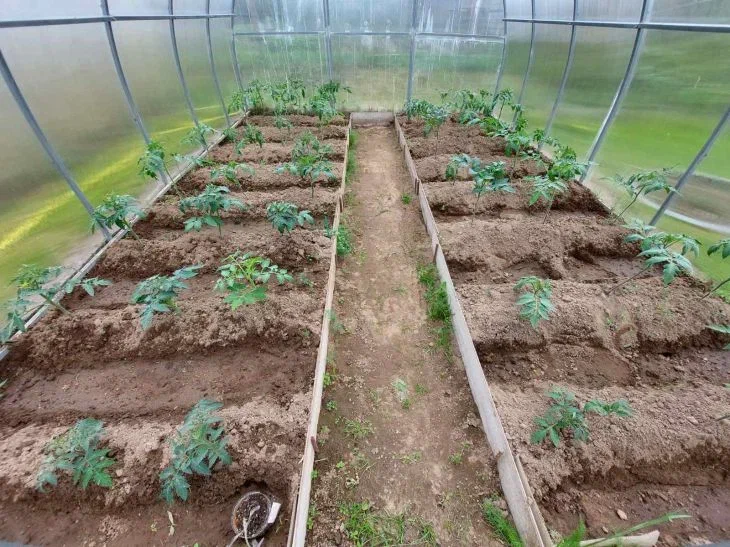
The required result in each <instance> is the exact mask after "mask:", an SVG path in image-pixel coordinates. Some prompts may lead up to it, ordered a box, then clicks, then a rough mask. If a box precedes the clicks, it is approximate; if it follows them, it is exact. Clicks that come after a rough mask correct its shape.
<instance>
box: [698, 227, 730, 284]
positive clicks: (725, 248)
mask: <svg viewBox="0 0 730 547" xmlns="http://www.w3.org/2000/svg"><path fill="white" fill-rule="evenodd" d="M715 253H717V254H718V255H719V256H720V257H722V259H723V260H727V258H728V257H730V238H728V239H721V240H720V241H718V242H717V243H714V244H712V245H710V246H709V247H708V248H707V255H708V256H712V255H714V254H715ZM726 283H730V277H728V278H727V279H725V280H723V281H720V282H719V283H718V284H717V285H715V286H714V287H712V288H711V289H710V290H709V291H707V293H705V296H703V298H705V297H707V296H710V295H711V294H712V293H714V292H716V291H717V290H718V289H719V288H720V287H722V286H723V285H725V284H726Z"/></svg>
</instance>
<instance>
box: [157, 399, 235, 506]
mask: <svg viewBox="0 0 730 547" xmlns="http://www.w3.org/2000/svg"><path fill="white" fill-rule="evenodd" d="M222 406H223V405H222V404H221V403H218V402H216V401H210V400H208V399H201V400H200V401H198V402H197V403H196V404H195V406H194V407H193V408H192V410H190V412H188V414H187V415H186V416H185V421H184V422H183V424H182V425H181V426H180V427H179V428H178V430H177V431H176V432H175V435H174V436H173V437H172V438H171V439H170V441H169V443H170V451H171V454H172V456H171V458H170V463H168V465H167V466H166V467H165V468H164V469H163V470H162V472H161V473H160V482H161V483H162V498H163V499H164V500H165V501H167V502H168V503H172V502H173V501H175V498H176V497H177V498H180V499H181V500H183V501H187V499H188V496H189V494H190V483H189V482H188V479H187V475H202V476H204V477H209V476H210V475H211V474H212V473H213V468H214V466H215V465H216V464H217V463H219V462H220V463H221V464H223V465H230V464H231V463H232V460H231V456H230V454H229V453H228V450H227V449H226V446H227V444H228V438H227V437H226V436H225V435H224V433H225V429H224V427H223V418H221V417H220V416H218V415H216V414H215V412H216V411H218V410H220V409H221V407H222Z"/></svg>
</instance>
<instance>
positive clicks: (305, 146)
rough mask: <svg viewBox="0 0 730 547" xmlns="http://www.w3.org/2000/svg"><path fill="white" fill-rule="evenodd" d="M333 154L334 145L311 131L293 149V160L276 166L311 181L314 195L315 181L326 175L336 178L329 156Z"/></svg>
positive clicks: (303, 135) (303, 180)
mask: <svg viewBox="0 0 730 547" xmlns="http://www.w3.org/2000/svg"><path fill="white" fill-rule="evenodd" d="M330 154H332V147H331V146H329V145H328V144H322V143H321V142H320V141H319V140H318V139H317V138H316V137H315V136H314V135H313V134H312V133H311V132H310V131H307V132H306V133H304V134H302V135H301V136H300V137H299V139H297V142H296V143H295V145H294V148H293V149H292V154H291V161H290V162H287V163H285V164H283V165H280V166H278V167H277V168H276V172H277V173H291V174H293V175H296V176H298V177H299V178H300V179H301V180H302V182H305V181H307V180H308V181H309V185H310V187H311V189H312V197H314V183H315V182H316V181H317V179H318V178H319V177H321V176H322V175H324V176H325V177H327V178H328V179H331V178H334V176H335V175H334V173H333V172H332V163H331V162H330V161H329V160H327V159H326V158H327V156H328V155H330Z"/></svg>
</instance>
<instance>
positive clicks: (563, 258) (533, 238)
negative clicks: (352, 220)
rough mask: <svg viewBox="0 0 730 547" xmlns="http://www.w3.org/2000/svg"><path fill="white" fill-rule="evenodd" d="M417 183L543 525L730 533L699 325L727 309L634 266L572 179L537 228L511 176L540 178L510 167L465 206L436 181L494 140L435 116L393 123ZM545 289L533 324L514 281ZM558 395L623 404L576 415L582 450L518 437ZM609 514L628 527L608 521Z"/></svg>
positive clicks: (464, 189)
mask: <svg viewBox="0 0 730 547" xmlns="http://www.w3.org/2000/svg"><path fill="white" fill-rule="evenodd" d="M400 122H401V124H402V125H403V127H404V131H405V133H406V136H407V138H408V143H409V146H411V151H412V153H413V157H414V160H415V163H416V169H417V172H418V175H419V178H420V179H421V180H422V181H423V182H424V185H423V188H424V191H425V192H426V196H427V198H428V200H429V202H430V204H431V207H432V210H433V212H434V215H435V218H436V220H437V223H438V225H439V232H440V240H441V244H442V245H443V251H444V254H445V256H446V259H447V262H448V264H449V268H450V271H451V274H452V277H453V280H454V283H455V286H456V289H457V292H458V294H459V298H460V301H461V304H462V307H463V308H464V313H465V315H466V318H467V322H468V324H469V328H470V330H471V334H472V336H473V338H474V342H475V345H476V347H477V351H478V353H479V357H480V360H481V363H482V366H483V368H484V371H485V374H486V376H487V379H488V380H489V382H490V385H491V388H492V390H493V393H494V396H495V399H496V402H497V408H498V410H499V412H500V416H501V418H502V420H503V423H504V426H505V429H506V431H507V433H508V436H509V437H510V440H511V444H512V447H513V450H515V452H516V453H518V454H519V455H520V457H521V459H522V462H523V464H524V467H525V470H526V472H527V475H528V478H529V481H530V485H531V487H532V489H533V490H534V491H535V496H536V498H537V499H538V501H539V503H540V505H541V508H542V510H543V514H544V516H545V517H546V519H547V521H548V526H549V527H550V528H554V529H556V530H558V531H560V532H561V533H563V534H565V533H568V532H570V531H571V530H572V529H574V528H575V526H576V525H577V523H578V519H579V518H580V517H581V516H582V517H583V518H584V519H585V521H586V525H587V527H588V530H589V535H590V536H593V537H596V536H604V535H606V533H605V531H604V527H605V528H606V529H617V528H621V527H626V526H627V525H628V524H632V523H638V522H641V521H644V520H648V519H650V518H653V517H657V516H659V515H662V514H664V513H666V512H668V511H670V510H675V511H676V510H683V511H686V512H687V513H689V514H691V515H693V517H694V518H692V519H691V520H687V521H680V522H677V523H674V524H672V525H665V526H662V536H661V541H662V542H664V543H665V544H683V543H687V542H699V541H701V540H703V539H706V540H720V539H726V538H727V537H728V536H729V535H730V495H729V494H728V492H730V476H729V474H728V469H730V440H729V439H730V423H729V420H727V419H725V420H718V418H721V417H722V416H724V415H726V414H727V413H728V411H729V410H730V395H729V394H728V390H727V389H726V388H724V387H723V385H724V384H726V383H728V382H730V353H728V352H726V351H722V349H721V348H722V346H723V340H722V339H721V337H720V336H719V335H718V334H717V333H715V332H714V331H711V330H710V329H708V328H707V326H708V325H709V324H727V323H728V322H730V306H728V304H726V303H724V302H723V301H722V300H720V299H719V298H707V299H702V295H703V292H704V289H705V287H704V285H703V284H702V283H701V282H699V281H698V280H696V279H691V278H678V279H677V280H676V281H675V282H674V283H673V284H672V285H671V286H670V287H669V288H664V287H663V285H662V281H661V277H660V275H661V272H660V271H658V270H657V271H652V270H649V271H647V272H646V273H645V274H643V275H640V276H638V277H637V278H636V279H634V280H633V281H631V282H629V283H627V284H625V285H622V286H621V287H620V288H619V289H617V290H615V291H612V289H614V287H616V285H617V284H618V283H619V282H621V281H623V280H625V279H627V278H628V277H630V276H632V275H634V274H637V273H639V272H640V271H641V270H642V268H643V265H642V262H641V261H640V260H637V259H636V258H635V257H636V255H637V254H638V252H639V249H638V248H637V247H636V246H635V245H631V244H626V243H625V242H624V241H623V239H624V237H625V235H627V234H628V231H627V230H626V229H624V228H622V227H621V226H620V224H622V222H620V221H617V220H616V219H614V218H612V217H611V216H610V215H609V214H608V212H607V211H606V209H605V208H604V207H603V205H601V204H600V203H599V202H598V200H597V199H596V198H595V197H594V196H593V195H592V194H591V193H590V192H589V191H588V190H587V189H585V188H582V187H580V186H578V185H576V184H573V185H571V188H570V192H569V193H568V194H567V195H565V196H563V197H561V198H560V199H558V200H556V202H555V203H554V205H553V207H552V210H551V212H550V214H549V216H548V217H547V220H545V206H544V205H542V204H540V203H538V204H536V205H534V206H529V205H528V198H527V196H528V193H529V191H528V189H527V186H528V185H527V182H526V181H525V180H524V178H523V177H525V176H528V175H532V174H535V173H536V172H539V170H540V169H539V168H538V167H537V166H535V165H534V164H529V165H524V164H520V162H518V169H516V171H515V173H514V179H513V181H512V182H513V184H514V185H515V187H516V188H517V190H518V192H517V194H515V195H489V194H487V195H484V196H483V197H482V198H481V199H480V201H479V205H478V208H477V209H476V210H475V209H474V203H475V196H474V195H473V194H472V193H471V187H472V185H471V183H470V182H466V181H464V180H463V179H464V178H465V177H464V176H462V177H461V179H462V180H459V181H457V182H455V183H452V182H448V181H445V180H444V169H445V168H446V164H447V163H448V161H449V158H450V155H451V154H455V153H462V152H463V153H468V154H470V155H476V156H478V157H479V158H480V159H482V160H483V161H486V162H491V161H504V162H506V163H507V165H508V166H511V162H512V158H508V157H506V156H505V155H504V141H503V140H502V139H499V138H487V137H483V136H479V135H478V130H475V128H467V127H463V126H459V125H458V124H456V123H454V122H453V121H451V122H447V123H446V124H445V125H444V127H443V128H442V129H441V132H440V139H439V143H438V151H437V149H436V146H437V145H436V137H435V136H432V137H429V138H427V139H426V138H424V137H423V135H422V132H421V131H422V129H421V127H420V125H419V123H414V122H410V123H409V122H408V121H407V120H406V119H405V118H404V117H403V118H400ZM527 275H536V276H539V277H543V278H548V279H551V280H553V298H552V301H553V304H554V305H555V307H556V311H555V313H554V314H553V315H552V316H551V319H550V320H549V321H543V322H542V323H541V324H540V325H539V327H538V328H537V329H533V328H531V326H530V325H529V323H528V322H526V321H524V320H521V319H520V318H519V317H518V308H517V307H516V305H515V300H516V297H517V295H516V293H515V292H514V290H513V286H514V283H515V282H516V281H517V280H518V279H519V278H520V277H523V276H527ZM554 386H560V387H562V388H564V389H567V390H568V391H571V392H573V393H575V394H576V397H577V399H578V401H579V402H580V403H584V402H586V401H588V400H590V399H600V400H602V401H614V400H617V399H626V400H627V401H628V402H629V403H630V405H631V406H632V408H633V410H634V416H633V417H631V418H623V419H622V418H617V417H615V416H609V417H600V416H595V415H593V416H591V417H589V418H588V425H589V427H590V440H589V442H587V443H578V442H574V441H572V440H571V439H566V438H563V439H562V440H561V443H560V446H559V447H558V448H555V447H553V446H552V444H549V442H548V441H546V442H544V443H543V444H541V445H534V444H531V443H530V435H531V434H532V432H533V431H534V427H535V426H534V423H533V420H534V418H535V417H537V416H540V415H543V414H544V413H545V411H546V410H547V408H548V398H547V397H546V396H545V393H546V391H547V390H549V389H550V388H552V387H554ZM617 511H622V512H623V513H625V514H626V515H627V517H628V521H623V520H621V519H620V518H619V516H618V513H617Z"/></svg>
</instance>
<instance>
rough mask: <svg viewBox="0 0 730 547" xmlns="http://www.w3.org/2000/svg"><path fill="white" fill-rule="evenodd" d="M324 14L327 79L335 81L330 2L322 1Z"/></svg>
mask: <svg viewBox="0 0 730 547" xmlns="http://www.w3.org/2000/svg"><path fill="white" fill-rule="evenodd" d="M322 10H323V12H324V51H325V57H326V58H327V78H329V79H330V80H333V79H334V77H333V71H332V29H331V28H330V3H329V0H322Z"/></svg>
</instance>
